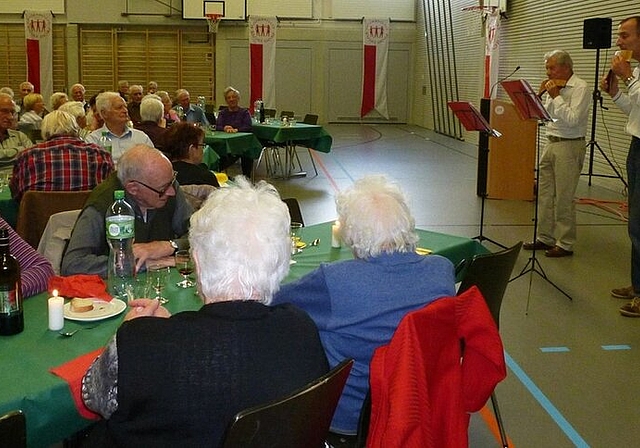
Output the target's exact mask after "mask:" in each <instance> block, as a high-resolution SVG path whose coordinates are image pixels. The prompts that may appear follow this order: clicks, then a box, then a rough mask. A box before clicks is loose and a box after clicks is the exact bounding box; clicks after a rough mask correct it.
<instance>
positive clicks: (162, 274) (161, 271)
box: [147, 265, 169, 305]
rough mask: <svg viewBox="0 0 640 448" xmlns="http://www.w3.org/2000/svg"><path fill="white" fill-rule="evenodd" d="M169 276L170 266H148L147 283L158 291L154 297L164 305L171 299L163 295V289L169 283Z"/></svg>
mask: <svg viewBox="0 0 640 448" xmlns="http://www.w3.org/2000/svg"><path fill="white" fill-rule="evenodd" d="M168 278H169V266H160V265H153V266H149V268H147V285H148V286H149V287H150V288H153V290H154V291H155V293H156V296H155V297H154V298H155V299H156V300H157V301H158V302H160V303H161V304H162V305H164V304H165V303H167V302H168V301H169V299H167V298H166V297H162V290H163V289H164V287H165V285H166V284H167V279H168Z"/></svg>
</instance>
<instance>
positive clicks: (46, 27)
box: [24, 11, 53, 99]
mask: <svg viewBox="0 0 640 448" xmlns="http://www.w3.org/2000/svg"><path fill="white" fill-rule="evenodd" d="M52 24H53V15H52V14H51V11H25V12H24V35H25V39H26V43H27V81H29V82H30V83H31V84H33V87H34V92H37V93H40V94H42V96H43V97H44V98H46V99H48V98H50V97H51V94H52V93H53V38H52Z"/></svg>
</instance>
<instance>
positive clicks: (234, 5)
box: [182, 0, 247, 20]
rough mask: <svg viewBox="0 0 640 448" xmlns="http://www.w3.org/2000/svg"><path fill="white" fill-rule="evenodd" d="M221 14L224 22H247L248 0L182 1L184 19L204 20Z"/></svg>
mask: <svg viewBox="0 0 640 448" xmlns="http://www.w3.org/2000/svg"><path fill="white" fill-rule="evenodd" d="M205 14H221V15H222V19H223V20H245V19H246V17H247V0H182V18H183V19H202V20H204V18H205Z"/></svg>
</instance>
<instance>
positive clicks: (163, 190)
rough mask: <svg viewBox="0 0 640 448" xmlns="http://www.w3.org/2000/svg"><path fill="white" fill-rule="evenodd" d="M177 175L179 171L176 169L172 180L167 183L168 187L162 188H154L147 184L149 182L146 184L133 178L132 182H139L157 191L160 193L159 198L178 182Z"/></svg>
mask: <svg viewBox="0 0 640 448" xmlns="http://www.w3.org/2000/svg"><path fill="white" fill-rule="evenodd" d="M177 176H178V172H177V171H174V172H173V177H172V178H171V182H169V183H168V184H167V186H166V187H164V188H163V189H162V190H156V189H155V188H153V187H151V186H149V185H147V184H145V183H144V182H141V181H139V180H132V181H131V182H136V183H138V184H140V185H142V186H143V187H147V188H148V189H149V190H151V191H153V192H155V193H158V197H159V198H161V197H162V196H164V195H165V193H166V192H167V190H168V189H169V188H171V187H173V186H174V185H175V183H176V177H177Z"/></svg>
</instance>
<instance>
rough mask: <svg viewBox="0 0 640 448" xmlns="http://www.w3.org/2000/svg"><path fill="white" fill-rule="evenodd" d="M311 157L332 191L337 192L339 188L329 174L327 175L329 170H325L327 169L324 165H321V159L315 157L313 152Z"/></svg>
mask: <svg viewBox="0 0 640 448" xmlns="http://www.w3.org/2000/svg"><path fill="white" fill-rule="evenodd" d="M311 157H313V160H315V162H316V165H317V166H318V167H319V168H320V170H322V172H323V173H324V175H325V176H327V179H328V180H329V183H330V184H331V186H332V187H333V189H334V190H335V192H336V193H337V192H339V191H340V188H338V184H337V183H336V181H335V180H334V179H333V177H331V174H330V173H329V170H328V169H327V167H326V166H325V164H324V163H322V159H320V157H316V155H315V151H311Z"/></svg>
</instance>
